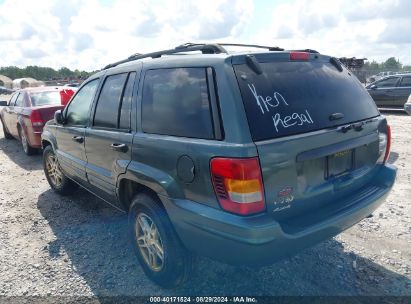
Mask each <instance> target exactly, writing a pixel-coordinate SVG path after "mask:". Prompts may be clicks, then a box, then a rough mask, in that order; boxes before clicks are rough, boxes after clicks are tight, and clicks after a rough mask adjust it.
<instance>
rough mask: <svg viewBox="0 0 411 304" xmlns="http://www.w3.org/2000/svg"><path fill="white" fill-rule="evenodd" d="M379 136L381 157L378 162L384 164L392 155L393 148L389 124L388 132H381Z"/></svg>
mask: <svg viewBox="0 0 411 304" xmlns="http://www.w3.org/2000/svg"><path fill="white" fill-rule="evenodd" d="M378 137H379V151H378V152H379V158H378V161H377V163H379V164H384V163H385V162H386V161H387V159H388V157H389V156H390V150H391V127H390V126H389V125H387V130H386V133H383V132H380V134H379V135H378Z"/></svg>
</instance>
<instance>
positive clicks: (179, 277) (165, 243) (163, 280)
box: [128, 193, 194, 288]
mask: <svg viewBox="0 0 411 304" xmlns="http://www.w3.org/2000/svg"><path fill="white" fill-rule="evenodd" d="M128 222H129V230H130V239H131V242H132V245H133V248H134V251H135V253H136V255H137V258H138V260H139V262H140V264H141V267H142V268H143V270H144V272H145V274H146V275H147V276H148V277H149V278H150V279H151V280H152V281H153V282H155V283H157V284H158V285H160V286H161V287H163V288H174V287H177V286H180V285H182V284H184V283H185V282H186V281H187V279H188V278H189V277H190V275H191V273H192V269H193V260H194V259H193V255H192V254H191V253H190V252H189V251H187V249H185V248H184V246H183V245H182V243H181V241H180V239H179V238H178V236H177V234H176V232H175V231H174V228H173V225H172V224H171V222H170V219H169V218H168V216H167V213H166V212H165V210H164V208H163V207H162V206H161V204H160V203H159V201H158V199H155V198H153V197H151V196H149V195H147V194H145V193H141V194H137V195H136V196H135V197H134V198H133V201H132V203H131V206H130V212H129V221H128ZM142 223H146V224H147V225H146V229H147V227H148V226H151V227H149V228H150V229H148V230H151V234H150V233H145V232H144V231H143V229H142V227H143V226H144V225H142ZM152 223H153V224H154V226H152V225H151V224H152ZM155 230H156V231H158V234H157V233H155V232H153V231H155ZM147 235H149V236H151V239H150V238H148V239H147V238H146V237H145V236H147ZM138 236H140V237H141V238H140V240H139V241H137V238H138ZM153 239H154V240H153ZM150 241H151V242H152V243H150ZM139 244H142V245H141V246H140V245H139ZM147 244H148V245H147ZM144 246H146V247H144ZM159 246H160V247H161V248H162V249H163V250H162V252H163V254H162V256H163V259H162V260H161V257H160V256H161V250H158V247H159ZM150 248H151V249H150ZM150 250H151V252H156V253H159V254H155V253H152V256H154V258H152V259H151V260H152V261H153V262H154V260H155V263H151V264H153V265H150V257H149V256H150V254H149V251H150ZM155 264H157V269H155V268H156V267H155V266H156V265H155Z"/></svg>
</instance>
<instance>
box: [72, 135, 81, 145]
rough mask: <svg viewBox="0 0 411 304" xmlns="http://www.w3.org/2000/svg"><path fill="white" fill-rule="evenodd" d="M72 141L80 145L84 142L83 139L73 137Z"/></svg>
mask: <svg viewBox="0 0 411 304" xmlns="http://www.w3.org/2000/svg"><path fill="white" fill-rule="evenodd" d="M72 139H73V141H76V142H78V143H80V144H82V143H83V142H84V137H82V136H73V138H72Z"/></svg>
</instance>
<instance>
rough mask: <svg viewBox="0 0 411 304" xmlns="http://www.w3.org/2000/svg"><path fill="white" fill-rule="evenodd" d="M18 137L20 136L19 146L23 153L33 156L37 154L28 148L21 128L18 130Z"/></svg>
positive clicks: (34, 150) (35, 150)
mask: <svg viewBox="0 0 411 304" xmlns="http://www.w3.org/2000/svg"><path fill="white" fill-rule="evenodd" d="M19 135H20V141H21V145H22V146H23V151H24V153H26V155H33V154H35V153H36V152H37V149H35V148H33V147H31V146H30V144H29V142H28V140H27V136H26V132H24V130H23V129H22V128H19Z"/></svg>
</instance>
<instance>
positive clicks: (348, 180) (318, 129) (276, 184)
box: [232, 52, 387, 221]
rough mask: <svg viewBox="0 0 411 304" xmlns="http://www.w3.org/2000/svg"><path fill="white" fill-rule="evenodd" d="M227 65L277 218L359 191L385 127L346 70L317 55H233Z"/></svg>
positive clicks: (375, 157) (377, 153)
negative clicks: (231, 65) (229, 67)
mask: <svg viewBox="0 0 411 304" xmlns="http://www.w3.org/2000/svg"><path fill="white" fill-rule="evenodd" d="M232 63H233V66H234V70H235V74H236V77H237V81H238V84H239V87H240V90H241V95H242V98H243V102H244V107H245V111H246V114H247V119H248V124H249V127H250V132H251V136H252V138H253V141H254V142H255V144H256V147H257V150H258V154H259V160H260V166H261V170H262V175H263V183H264V191H265V202H266V207H267V211H268V212H269V213H270V214H272V216H273V217H274V218H276V219H278V220H280V221H281V219H290V218H293V217H298V216H301V215H304V214H308V213H310V212H313V211H315V210H319V208H320V209H321V208H322V207H324V206H327V205H330V204H333V202H337V201H343V198H344V197H348V196H349V195H352V194H353V193H354V192H355V191H357V192H358V191H360V189H361V188H363V189H364V186H365V185H367V184H368V183H369V182H370V180H371V179H372V178H373V176H374V175H375V174H376V173H377V171H378V170H377V169H378V168H377V166H376V163H377V160H378V159H379V157H380V155H381V153H382V152H381V145H380V144H379V132H385V130H386V128H387V127H386V121H385V119H384V118H383V117H382V116H380V114H379V112H378V109H377V108H376V106H375V103H374V102H373V100H372V99H371V97H370V96H369V94H368V93H367V91H366V90H365V89H364V88H363V86H362V85H361V83H360V82H359V81H358V80H357V78H356V77H355V76H354V75H352V74H351V73H350V71H349V70H347V69H346V68H344V67H343V66H342V65H341V64H340V63H339V62H338V61H336V60H335V59H333V58H330V57H328V56H323V55H320V54H314V53H292V54H291V53H286V52H284V53H272V54H271V53H270V54H267V53H265V54H255V55H246V56H244V55H243V56H234V57H233V59H232ZM339 207H341V206H339Z"/></svg>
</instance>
